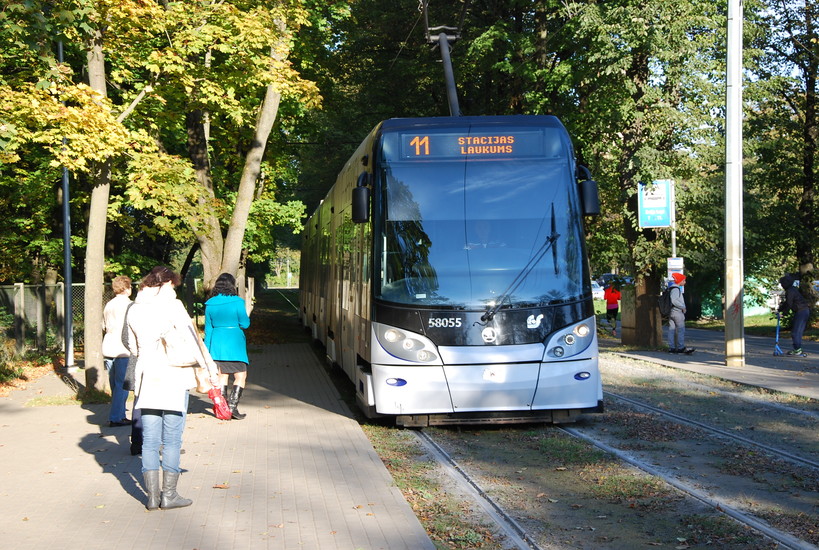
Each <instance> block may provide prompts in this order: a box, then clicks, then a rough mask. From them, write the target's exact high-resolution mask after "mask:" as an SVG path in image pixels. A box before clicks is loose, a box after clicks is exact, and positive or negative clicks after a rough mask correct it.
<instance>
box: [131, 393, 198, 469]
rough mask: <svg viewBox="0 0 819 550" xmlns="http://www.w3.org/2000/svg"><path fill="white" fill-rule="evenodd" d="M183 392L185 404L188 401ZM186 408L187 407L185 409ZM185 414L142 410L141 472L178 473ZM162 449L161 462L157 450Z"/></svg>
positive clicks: (186, 395)
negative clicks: (162, 471)
mask: <svg viewBox="0 0 819 550" xmlns="http://www.w3.org/2000/svg"><path fill="white" fill-rule="evenodd" d="M187 398H188V392H187V390H186V391H185V403H186V404H187V401H188V399H187ZM186 408H187V407H186ZM186 416H187V413H186V412H184V413H183V412H179V411H166V410H161V409H142V471H143V472H147V471H148V470H159V469H160V467H161V468H162V469H163V470H165V471H166V472H175V473H177V474H178V473H180V472H181V470H180V468H179V451H180V450H181V449H182V432H184V431H185V417H186ZM160 446H161V447H162V460H161V461H160V459H159V449H160Z"/></svg>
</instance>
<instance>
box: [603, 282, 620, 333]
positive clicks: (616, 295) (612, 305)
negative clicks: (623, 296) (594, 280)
mask: <svg viewBox="0 0 819 550" xmlns="http://www.w3.org/2000/svg"><path fill="white" fill-rule="evenodd" d="M603 299H605V300H606V321H608V322H609V324H610V325H611V334H612V336H615V337H616V336H617V314H618V312H619V311H620V291H619V290H618V289H617V288H616V287H615V286H614V284H609V286H607V287H606V289H605V290H604V291H603Z"/></svg>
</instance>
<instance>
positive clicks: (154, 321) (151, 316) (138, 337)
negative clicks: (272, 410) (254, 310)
mask: <svg viewBox="0 0 819 550" xmlns="http://www.w3.org/2000/svg"><path fill="white" fill-rule="evenodd" d="M174 326H176V327H185V329H186V330H184V331H183V330H180V331H178V333H183V334H184V333H186V332H187V333H188V334H190V338H189V342H187V345H189V346H190V347H191V353H192V354H193V355H194V357H196V359H197V361H199V364H200V365H202V366H205V367H207V368H208V370H209V371H210V372H211V373H212V375H213V377H215V375H216V368H215V364H214V363H213V360H212V359H210V357H207V358H206V357H205V356H204V355H203V352H202V348H201V347H200V346H199V345H198V344H197V341H196V339H195V337H194V334H195V332H190V330H188V329H193V330H194V331H195V330H196V329H195V328H194V327H193V321H192V320H191V318H190V317H189V316H188V312H187V311H185V306H184V305H183V304H182V302H181V301H179V300H178V299H177V298H176V292H175V291H174V290H173V287H172V286H171V285H170V284H164V285H162V286H159V287H145V288H144V289H142V290H140V291H139V293H138V294H137V297H136V300H134V305H133V306H131V309H130V310H129V311H128V327H129V329H130V331H131V340H130V344H131V346H132V347H133V346H134V342H135V343H136V349H135V350H134V351H135V352H136V354H137V356H138V359H137V364H136V369H135V381H136V388H135V391H134V394H135V395H136V403H135V405H134V407H135V408H137V409H161V410H168V411H180V412H183V413H185V412H187V410H186V406H185V405H186V401H187V400H186V392H187V391H188V390H189V389H191V388H192V387H194V386H196V376H195V375H194V370H193V368H189V367H186V368H182V367H174V366H171V365H170V364H169V363H168V357H167V355H166V354H165V347H164V345H163V343H162V337H163V336H164V335H165V334H167V333H169V332H170V331H171V330H172V329H173V327H174Z"/></svg>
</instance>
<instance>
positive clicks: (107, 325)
mask: <svg viewBox="0 0 819 550" xmlns="http://www.w3.org/2000/svg"><path fill="white" fill-rule="evenodd" d="M130 303H131V298H130V297H129V296H128V294H117V295H116V296H114V297H113V298H112V299H111V300H110V301H109V302H108V303H107V304H105V309H104V310H103V312H102V329H103V330H104V331H105V336H103V337H102V355H103V357H128V355H130V354H129V352H128V348H126V347H125V345H123V343H122V324H123V323H124V322H125V311H126V310H127V309H128V304H130Z"/></svg>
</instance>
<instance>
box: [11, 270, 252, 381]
mask: <svg viewBox="0 0 819 550" xmlns="http://www.w3.org/2000/svg"><path fill="white" fill-rule="evenodd" d="M201 283H202V281H201V280H200V279H196V280H194V279H191V280H186V281H185V284H184V285H183V286H182V287H181V288H179V289H178V290H177V295H178V297H179V299H180V300H182V302H183V303H184V304H185V307H186V308H187V309H188V312H189V313H190V314H191V315H192V316H193V317H194V318H197V317H198V316H199V315H201V314H202V311H203V310H202V304H201V303H200V302H199V301H198V300H197V295H198V294H199V293H201ZM242 290H243V292H244V293H245V294H246V296H245V300H246V301H247V303H248V304H251V303H253V295H254V281H253V278H249V279H247V283H246V287H245V288H244V289H242ZM102 293H103V295H102V303H103V304H106V303H108V300H110V299H111V298H113V297H114V292H113V291H112V290H111V285H110V283H109V284H105V285H104V286H103V290H102ZM71 314H72V315H71V318H72V330H71V332H72V341H71V342H70V343H71V344H72V345H70V346H68V351H67V352H66V345H65V344H66V343H65V285H64V284H63V283H57V284H54V285H45V284H41V285H28V284H24V283H16V284H13V285H0V335H2V337H4V338H5V339H6V340H7V341H8V340H13V341H14V348H15V352H16V353H17V354H18V355H22V354H24V353H26V352H28V351H31V350H38V351H41V352H44V351H46V350H49V349H60V350H63V351H64V352H66V355H67V357H66V365H73V364H74V357H73V348H74V345H76V346H77V347H82V344H83V341H84V335H85V283H75V284H72V285H71ZM100 330H102V328H100Z"/></svg>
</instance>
